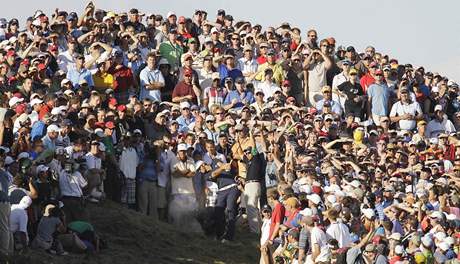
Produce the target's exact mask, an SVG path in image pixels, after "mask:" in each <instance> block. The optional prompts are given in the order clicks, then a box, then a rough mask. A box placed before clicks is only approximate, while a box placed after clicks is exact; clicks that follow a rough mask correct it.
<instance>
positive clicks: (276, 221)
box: [262, 188, 286, 247]
mask: <svg viewBox="0 0 460 264" xmlns="http://www.w3.org/2000/svg"><path fill="white" fill-rule="evenodd" d="M278 199H279V193H278V190H277V189H276V188H273V189H269V190H267V200H268V204H269V205H270V206H271V207H272V208H273V212H272V219H271V223H270V235H269V239H268V241H267V242H266V244H265V245H262V247H269V246H270V245H272V244H273V240H274V239H275V238H276V237H277V236H278V233H279V230H280V226H281V224H282V223H283V219H284V215H285V213H286V209H285V208H284V206H283V204H282V203H280V202H279V201H278Z"/></svg>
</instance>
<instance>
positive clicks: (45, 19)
mask: <svg viewBox="0 0 460 264" xmlns="http://www.w3.org/2000/svg"><path fill="white" fill-rule="evenodd" d="M47 21H48V17H47V16H41V17H40V22H42V23H43V22H47Z"/></svg>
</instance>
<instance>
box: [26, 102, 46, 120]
mask: <svg viewBox="0 0 460 264" xmlns="http://www.w3.org/2000/svg"><path fill="white" fill-rule="evenodd" d="M29 105H30V107H32V112H31V113H30V114H29V119H30V123H31V124H32V125H34V123H35V122H37V121H38V113H39V112H40V109H41V108H42V105H43V100H42V99H40V98H34V99H32V100H30V103H29Z"/></svg>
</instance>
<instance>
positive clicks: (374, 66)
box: [369, 61, 377, 68]
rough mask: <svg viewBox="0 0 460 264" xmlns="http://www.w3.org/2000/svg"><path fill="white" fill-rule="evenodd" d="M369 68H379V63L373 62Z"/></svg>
mask: <svg viewBox="0 0 460 264" xmlns="http://www.w3.org/2000/svg"><path fill="white" fill-rule="evenodd" d="M369 68H377V62H375V61H373V62H371V63H370V64H369Z"/></svg>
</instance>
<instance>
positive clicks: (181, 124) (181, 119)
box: [176, 115, 195, 132]
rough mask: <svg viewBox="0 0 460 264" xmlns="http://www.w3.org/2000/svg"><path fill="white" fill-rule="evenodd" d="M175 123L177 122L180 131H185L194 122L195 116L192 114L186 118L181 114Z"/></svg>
mask: <svg viewBox="0 0 460 264" xmlns="http://www.w3.org/2000/svg"><path fill="white" fill-rule="evenodd" d="M176 121H177V124H179V130H180V131H181V132H187V131H188V126H189V125H190V124H191V123H193V122H195V117H194V116H193V115H192V116H190V118H189V119H186V118H185V117H184V116H183V115H181V116H179V117H178V118H177V119H176Z"/></svg>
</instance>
